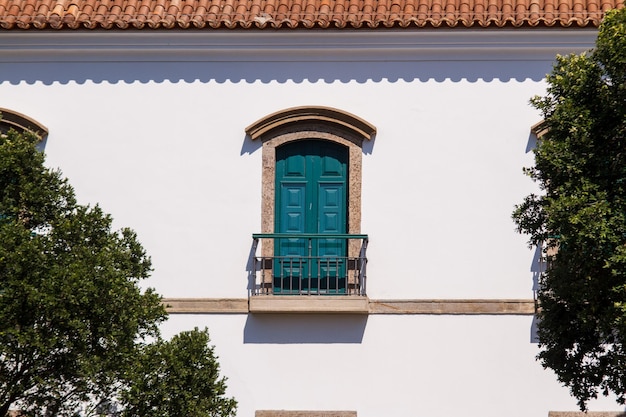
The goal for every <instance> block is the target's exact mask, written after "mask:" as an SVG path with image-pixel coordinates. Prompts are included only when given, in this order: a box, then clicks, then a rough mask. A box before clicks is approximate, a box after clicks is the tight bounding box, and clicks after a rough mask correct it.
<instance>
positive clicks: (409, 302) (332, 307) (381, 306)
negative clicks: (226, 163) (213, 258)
mask: <svg viewBox="0 0 626 417" xmlns="http://www.w3.org/2000/svg"><path fill="white" fill-rule="evenodd" d="M163 304H164V305H165V306H166V308H167V311H168V312H169V313H170V314H247V313H250V312H252V313H352V314H433V315H481V314H482V315H532V314H534V313H535V303H534V301H533V300H515V299H406V300H396V299H373V300H370V299H368V298H367V297H346V296H343V297H342V296H289V295H286V296H280V297H277V296H253V297H250V301H248V298H164V299H163ZM554 417H566V416H554ZM597 417H604V416H597ZM610 417H614V416H610ZM624 417H626V415H625V416H624Z"/></svg>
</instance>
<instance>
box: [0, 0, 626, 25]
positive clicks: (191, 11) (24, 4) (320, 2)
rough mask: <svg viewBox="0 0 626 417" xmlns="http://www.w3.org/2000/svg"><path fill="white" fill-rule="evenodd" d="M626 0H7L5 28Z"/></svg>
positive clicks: (444, 11) (460, 12) (515, 13)
mask: <svg viewBox="0 0 626 417" xmlns="http://www.w3.org/2000/svg"><path fill="white" fill-rule="evenodd" d="M622 7H624V0H0V29H4V30H11V29H13V30H19V29H31V30H32V29H147V28H151V29H193V28H198V29H201V28H213V29H219V28H222V29H296V28H303V29H309V28H335V29H342V28H352V29H356V28H370V29H373V28H392V27H396V28H410V27H413V28H424V27H430V28H437V27H521V26H543V27H550V26H561V27H587V26H590V27H594V26H598V25H599V23H600V20H601V19H602V16H604V13H606V11H607V10H609V9H612V8H622Z"/></svg>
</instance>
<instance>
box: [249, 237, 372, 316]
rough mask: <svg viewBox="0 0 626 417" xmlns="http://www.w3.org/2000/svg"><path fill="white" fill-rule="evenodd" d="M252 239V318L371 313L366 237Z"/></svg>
mask: <svg viewBox="0 0 626 417" xmlns="http://www.w3.org/2000/svg"><path fill="white" fill-rule="evenodd" d="M252 239H253V246H252V251H253V254H254V258H253V259H254V262H253V270H252V275H253V278H254V284H253V285H252V288H251V289H250V311H251V312H347V313H366V312H367V310H368V304H367V297H366V281H367V274H366V267H367V257H366V251H367V243H368V237H367V235H362V234H289V233H258V234H253V235H252ZM259 242H260V243H261V245H260V247H261V248H260V250H261V255H260V256H259V255H257V253H256V252H257V250H258V249H259Z"/></svg>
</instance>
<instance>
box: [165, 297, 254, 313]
mask: <svg viewBox="0 0 626 417" xmlns="http://www.w3.org/2000/svg"><path fill="white" fill-rule="evenodd" d="M162 302H163V304H164V305H165V308H166V309H167V312H168V313H170V314H185V313H189V314H203V313H206V314H216V313H222V314H241V313H243V314H247V313H248V299H247V298H164V299H163V300H162Z"/></svg>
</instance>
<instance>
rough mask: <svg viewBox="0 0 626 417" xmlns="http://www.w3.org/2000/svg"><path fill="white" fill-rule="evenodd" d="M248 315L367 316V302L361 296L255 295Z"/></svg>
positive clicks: (251, 299) (365, 298)
mask: <svg viewBox="0 0 626 417" xmlns="http://www.w3.org/2000/svg"><path fill="white" fill-rule="evenodd" d="M249 308H250V313H335V314H342V313H343V314H368V313H369V300H368V299H367V297H362V296H337V295H330V296H318V295H277V296H276V295H255V296H253V297H250V303H249Z"/></svg>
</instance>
